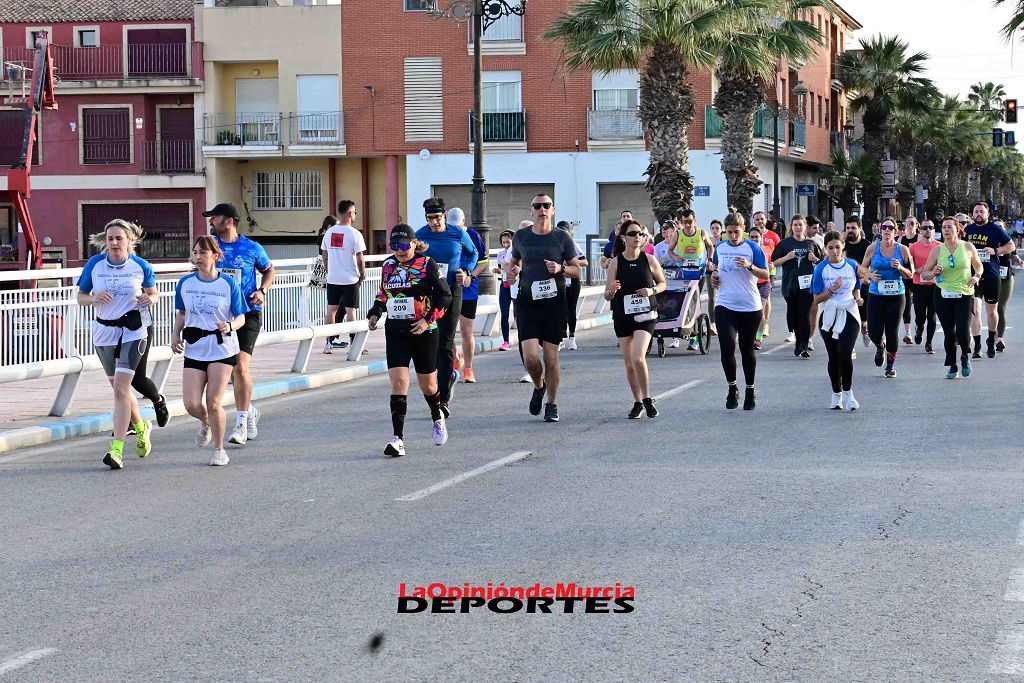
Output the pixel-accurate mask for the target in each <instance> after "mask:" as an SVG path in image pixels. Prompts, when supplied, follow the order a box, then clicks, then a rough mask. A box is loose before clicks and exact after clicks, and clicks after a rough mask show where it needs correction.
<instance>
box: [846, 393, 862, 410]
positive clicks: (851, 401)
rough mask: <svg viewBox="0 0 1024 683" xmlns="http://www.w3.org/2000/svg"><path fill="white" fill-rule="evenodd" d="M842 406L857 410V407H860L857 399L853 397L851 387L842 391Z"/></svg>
mask: <svg viewBox="0 0 1024 683" xmlns="http://www.w3.org/2000/svg"><path fill="white" fill-rule="evenodd" d="M843 406H845V407H846V409H847V410H857V408H860V404H859V403H857V399H855V398H854V397H853V390H852V389H851V390H850V391H844V392H843Z"/></svg>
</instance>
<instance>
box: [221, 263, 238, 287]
mask: <svg viewBox="0 0 1024 683" xmlns="http://www.w3.org/2000/svg"><path fill="white" fill-rule="evenodd" d="M220 272H222V273H224V274H225V275H227V276H228V277H230V278H234V280H235V282H237V283H238V286H239V287H241V286H242V269H241V268H221V269H220Z"/></svg>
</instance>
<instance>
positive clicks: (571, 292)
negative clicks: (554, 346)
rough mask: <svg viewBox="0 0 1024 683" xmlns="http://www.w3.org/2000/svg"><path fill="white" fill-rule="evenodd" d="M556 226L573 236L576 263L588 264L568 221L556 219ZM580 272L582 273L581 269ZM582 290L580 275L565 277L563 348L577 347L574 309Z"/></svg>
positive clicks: (572, 348)
mask: <svg viewBox="0 0 1024 683" xmlns="http://www.w3.org/2000/svg"><path fill="white" fill-rule="evenodd" d="M557 227H558V228H559V229H561V230H565V231H566V232H567V233H569V237H572V238H573V244H574V245H576V263H577V264H578V265H579V267H580V268H585V267H586V266H588V265H589V264H590V262H589V261H587V258H586V254H584V253H583V251H582V250H581V249H580V247H579V245H578V244H576V239H575V238H576V235H575V234H574V233H573V231H572V224H571V223H569V221H558V226H557ZM580 272H581V273H582V271H580ZM582 290H583V277H582V275H581V276H580V277H575V278H568V277H567V278H565V314H566V319H567V321H568V327H569V338H568V339H567V340H566V341H565V348H566V349H568V350H569V351H576V350H577V349H578V348H579V347H578V346H576V309H577V307H578V306H579V302H580V292H581V291H582Z"/></svg>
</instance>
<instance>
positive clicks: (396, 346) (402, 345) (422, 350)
mask: <svg viewBox="0 0 1024 683" xmlns="http://www.w3.org/2000/svg"><path fill="white" fill-rule="evenodd" d="M384 339H385V341H386V342H387V358H388V369H389V370H390V369H391V368H407V367H409V363H412V364H413V366H414V367H415V368H416V372H417V373H418V374H420V375H429V374H430V373H432V372H436V371H437V347H438V343H439V339H440V335H439V334H438V332H437V330H431V331H430V332H424V333H423V334H408V333H405V332H389V331H388V329H387V327H385V328H384Z"/></svg>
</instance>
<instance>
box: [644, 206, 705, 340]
mask: <svg viewBox="0 0 1024 683" xmlns="http://www.w3.org/2000/svg"><path fill="white" fill-rule="evenodd" d="M678 234H679V231H678V224H677V223H676V222H675V221H674V220H672V219H671V218H666V219H665V220H664V221H662V222H661V241H660V242H658V244H656V245H655V246H654V258H656V259H658V263H659V264H660V265H661V267H662V268H663V269H664V268H680V267H682V265H683V262H682V261H680V260H678V259H677V258H676V255H675V253H674V250H675V247H676V242H677V241H678V237H677V236H678ZM698 286H699V287H700V288H701V289H703V288H704V279H703V278H702V279H701V281H700V285H698ZM679 345H680V340H679V338H678V337H673V338H671V339H669V340H668V347H669V348H670V349H678V348H679Z"/></svg>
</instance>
